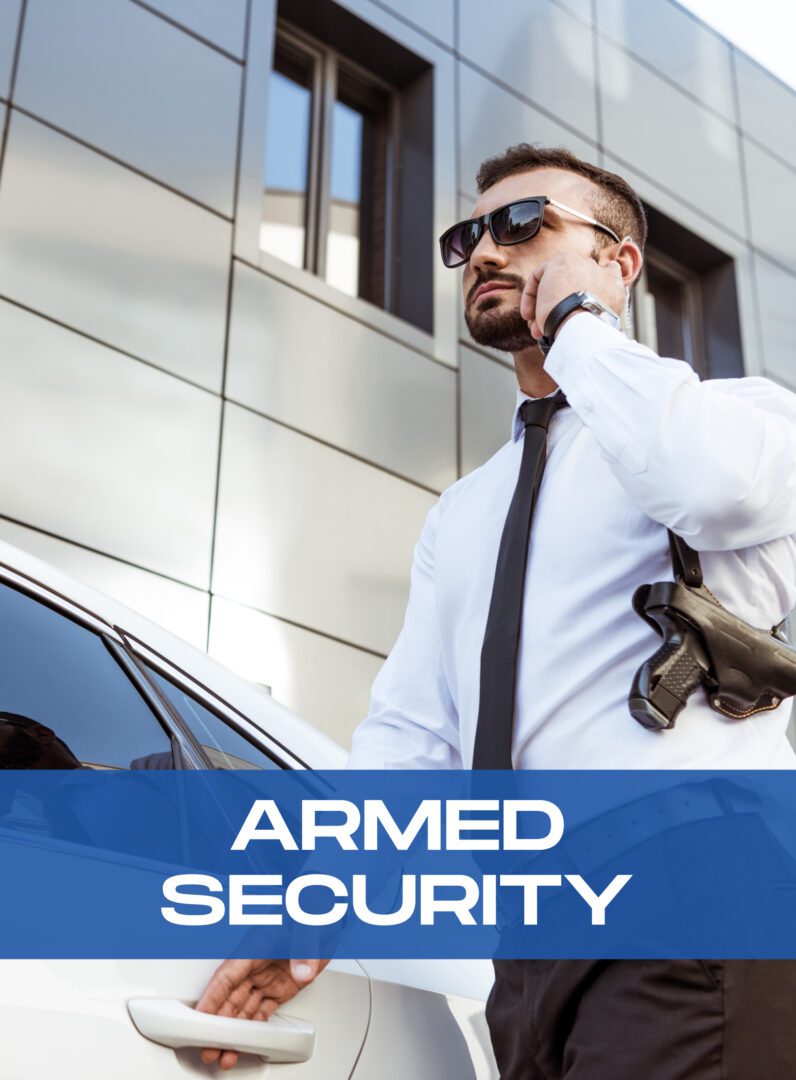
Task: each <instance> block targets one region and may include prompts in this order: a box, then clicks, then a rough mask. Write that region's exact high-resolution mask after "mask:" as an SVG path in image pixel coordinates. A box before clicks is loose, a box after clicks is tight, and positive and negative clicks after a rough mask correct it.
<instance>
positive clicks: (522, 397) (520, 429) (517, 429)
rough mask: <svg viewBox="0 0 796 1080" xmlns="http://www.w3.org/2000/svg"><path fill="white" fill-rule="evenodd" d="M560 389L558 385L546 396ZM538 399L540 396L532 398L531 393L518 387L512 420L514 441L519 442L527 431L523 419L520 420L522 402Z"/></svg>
mask: <svg viewBox="0 0 796 1080" xmlns="http://www.w3.org/2000/svg"><path fill="white" fill-rule="evenodd" d="M559 389H560V387H558V386H557V387H556V388H555V390H551V391H550V393H549V394H545V397H553V395H554V394H557V393H558V391H559ZM537 400H538V398H532V397H531V396H530V394H526V393H524V392H523V391H522V390H520V389H519V388H517V396H516V398H515V400H514V417H513V419H512V422H511V441H512V442H517V441H518V440H519V438H520V435H522V434H523V433H524V431H525V425H524V424H523V422H522V420H520V406H521V405H522V403H523V402H524V401H537Z"/></svg>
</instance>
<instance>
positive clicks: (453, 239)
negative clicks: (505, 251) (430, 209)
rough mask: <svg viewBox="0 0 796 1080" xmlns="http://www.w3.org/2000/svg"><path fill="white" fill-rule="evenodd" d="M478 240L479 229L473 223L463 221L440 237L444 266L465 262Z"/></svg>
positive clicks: (475, 223)
mask: <svg viewBox="0 0 796 1080" xmlns="http://www.w3.org/2000/svg"><path fill="white" fill-rule="evenodd" d="M479 238H480V227H479V225H478V224H477V222H475V221H463V222H462V223H461V225H455V226H454V227H453V228H452V229H451V230H450V232H447V233H445V235H444V236H443V237H442V243H441V245H440V246H441V249H442V261H443V262H444V263H445V265H446V266H458V265H459V263H463V262H467V260H468V259H469V258H470V256H471V255H472V253H473V250H474V248H475V245H476V244H477V243H478V240H479Z"/></svg>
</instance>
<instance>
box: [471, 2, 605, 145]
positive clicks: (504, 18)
mask: <svg viewBox="0 0 796 1080" xmlns="http://www.w3.org/2000/svg"><path fill="white" fill-rule="evenodd" d="M459 12H460V17H459V39H460V41H459V48H460V51H461V54H462V56H463V57H465V58H466V59H467V60H469V61H471V62H472V63H473V64H476V65H477V66H478V67H479V68H480V69H481V70H482V71H488V72H489V73H490V74H493V75H494V76H495V77H496V78H498V79H500V81H501V82H503V83H508V84H509V85H510V86H511V87H512V88H513V89H514V90H516V91H517V92H518V93H519V94H521V95H523V96H524V97H525V98H527V99H528V100H529V101H532V102H533V103H534V105H538V106H539V107H540V108H541V109H543V110H545V111H546V112H548V113H551V114H553V115H554V116H556V117H557V118H559V119H561V120H563V121H565V123H567V124H569V125H570V126H571V127H572V128H573V129H574V130H575V131H580V132H582V134H583V135H585V136H587V137H588V138H589V139H593V140H595V141H596V139H597V98H596V94H595V85H594V55H593V53H594V50H593V48H592V35H591V30H590V29H589V27H588V26H587V25H586V24H585V23H584V22H583V21H582V20H581V19H578V18H575V17H574V16H573V15H570V14H569V12H567V11H565V10H563V9H562V8H560V7H558V6H557V5H555V4H553V3H551V2H550V0H501V4H500V17H499V18H497V19H490V18H484V4H483V2H482V0H459ZM541 43H544V47H543V48H541V47H540V45H541ZM531 57H532V58H533V59H532V60H531V59H530V58H531ZM515 141H519V139H515Z"/></svg>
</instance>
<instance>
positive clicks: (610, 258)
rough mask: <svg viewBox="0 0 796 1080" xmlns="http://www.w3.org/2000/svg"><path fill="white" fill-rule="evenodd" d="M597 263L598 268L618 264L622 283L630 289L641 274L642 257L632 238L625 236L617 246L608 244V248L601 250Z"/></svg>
mask: <svg viewBox="0 0 796 1080" xmlns="http://www.w3.org/2000/svg"><path fill="white" fill-rule="evenodd" d="M597 262H598V263H599V264H600V266H605V264H606V263H609V262H618V263H619V268H620V269H621V271H622V282H623V284H624V285H625V286H627V287H628V288H631V287H632V285H633V282H634V281H635V280H636V279H637V278H638V276H639V274H640V273H641V267H642V266H643V264H644V256H643V255H642V254H641V249H640V248H639V246H638V244H637V243H636V241H635V240H634V239H633V237H632V236H626V237H625V238H624V239H623V240H620V241H619V243H618V244H609V245H608V247H604V248H602V249H601V250H600V254H599V257H598V259H597Z"/></svg>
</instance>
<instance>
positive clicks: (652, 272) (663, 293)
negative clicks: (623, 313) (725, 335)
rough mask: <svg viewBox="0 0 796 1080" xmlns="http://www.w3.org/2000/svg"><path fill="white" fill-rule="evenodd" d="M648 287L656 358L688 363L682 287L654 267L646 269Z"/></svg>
mask: <svg viewBox="0 0 796 1080" xmlns="http://www.w3.org/2000/svg"><path fill="white" fill-rule="evenodd" d="M647 287H648V289H649V291H650V294H651V295H652V298H653V301H654V305H655V330H656V336H657V343H658V350H657V351H658V355H659V356H672V357H675V358H676V359H678V360H689V361H690V359H691V349H690V341H689V340H688V323H687V316H686V311H685V298H684V295H683V293H684V289H683V283H682V282H681V281H678V280H677V279H676V278H674V277H672V276H671V275H669V274H666V273H665V272H663V271H662V270H659V269H658V268H657V267H655V266H648V267H647Z"/></svg>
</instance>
